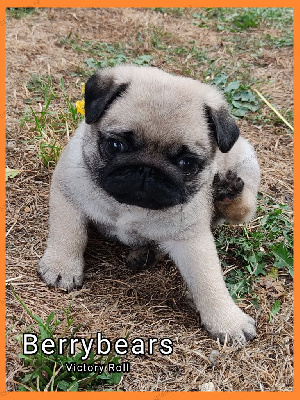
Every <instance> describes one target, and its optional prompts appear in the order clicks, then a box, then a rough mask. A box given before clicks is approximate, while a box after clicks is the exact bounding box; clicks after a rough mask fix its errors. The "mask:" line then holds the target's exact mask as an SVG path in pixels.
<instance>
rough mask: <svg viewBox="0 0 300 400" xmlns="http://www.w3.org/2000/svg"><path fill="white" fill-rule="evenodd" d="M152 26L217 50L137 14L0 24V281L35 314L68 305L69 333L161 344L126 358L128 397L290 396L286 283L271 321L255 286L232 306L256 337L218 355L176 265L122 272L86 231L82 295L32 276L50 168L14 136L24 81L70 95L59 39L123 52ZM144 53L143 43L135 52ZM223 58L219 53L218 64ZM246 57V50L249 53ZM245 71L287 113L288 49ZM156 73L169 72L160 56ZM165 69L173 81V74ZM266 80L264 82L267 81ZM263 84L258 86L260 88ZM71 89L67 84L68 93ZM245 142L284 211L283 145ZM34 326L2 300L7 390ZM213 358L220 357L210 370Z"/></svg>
mask: <svg viewBox="0 0 300 400" xmlns="http://www.w3.org/2000/svg"><path fill="white" fill-rule="evenodd" d="M150 26H157V27H159V28H160V29H161V30H165V31H167V32H169V33H171V34H172V35H174V36H176V37H177V38H178V43H180V42H181V43H185V42H187V41H189V40H195V42H196V44H198V45H200V44H201V46H203V47H205V46H209V47H211V46H212V45H215V48H216V50H215V51H216V53H218V55H219V56H220V57H221V56H222V54H223V53H222V51H223V50H222V46H221V38H220V35H219V33H218V32H216V31H213V30H211V29H205V28H203V29H201V30H199V28H198V27H196V26H193V25H192V24H191V23H189V22H188V21H187V20H186V19H184V18H183V19H179V18H176V17H175V16H172V15H166V16H164V15H163V14H161V13H157V12H154V11H153V10H146V9H97V10H93V9H86V10H83V9H48V10H44V11H43V12H41V13H38V14H32V15H28V16H26V17H24V18H21V19H20V20H16V19H13V18H11V17H9V18H8V19H7V52H6V57H7V98H6V104H7V105H6V107H7V133H6V134H7V142H11V141H12V140H14V141H15V142H16V146H15V147H13V148H12V149H8V150H7V166H9V167H10V168H17V169H21V170H22V173H20V174H19V175H18V176H17V177H16V178H14V179H13V180H9V181H8V182H7V280H12V279H13V280H12V281H11V282H12V283H13V285H14V288H15V290H16V291H17V293H18V294H19V296H20V297H21V298H22V299H23V300H24V301H25V303H26V304H27V306H28V307H29V308H30V309H31V310H32V311H33V312H34V313H35V314H37V315H39V316H41V317H43V316H47V315H49V313H50V312H51V311H53V310H54V311H55V312H56V313H57V315H58V316H61V317H62V311H61V310H62V307H65V308H67V307H68V305H69V304H70V301H71V300H73V307H72V315H73V316H75V317H76V322H77V323H78V324H80V323H81V324H82V325H83V327H82V328H81V329H80V332H79V333H78V336H81V337H93V336H95V333H96V332H102V334H103V335H104V336H105V337H108V338H110V339H111V340H114V339H116V338H118V337H124V335H125V334H126V333H127V332H130V336H129V338H132V339H133V338H135V337H142V338H145V339H147V338H150V337H157V338H159V339H161V338H165V337H166V338H171V339H172V340H173V342H174V352H173V354H172V355H170V356H163V355H161V354H160V353H159V351H155V352H154V355H145V356H138V357H137V356H132V355H128V356H126V357H124V359H122V361H130V363H131V371H130V373H129V374H124V377H123V380H122V383H121V384H120V389H122V390H127V391H175V390H176V391H197V390H201V388H203V386H202V385H203V384H205V383H208V382H212V383H213V385H214V389H215V390H218V391H291V390H293V369H292V368H293V344H292V343H293V311H292V307H293V300H292V283H291V282H288V281H287V282H286V287H285V289H286V296H285V298H284V301H283V302H282V306H281V309H280V312H279V313H278V314H277V315H276V318H274V320H273V321H272V322H271V323H269V322H268V317H269V313H270V307H271V306H272V299H271V298H270V296H269V295H268V292H267V289H266V288H263V287H261V288H260V289H259V290H260V294H259V295H260V298H261V299H262V300H261V303H260V308H259V309H255V308H254V307H253V306H252V304H251V303H250V302H248V303H247V302H243V303H242V304H241V307H242V308H243V309H244V310H246V311H247V313H249V314H250V315H252V316H253V317H254V318H255V319H256V321H257V332H258V336H257V338H256V339H255V340H254V341H252V342H251V343H249V344H248V345H247V346H246V347H243V348H235V347H232V346H230V345H226V346H224V347H223V346H220V345H219V344H218V343H217V342H216V341H214V340H212V339H211V338H209V337H208V335H207V334H206V332H205V331H204V330H203V329H202V328H200V325H199V317H198V315H197V314H196V312H195V310H194V309H193V307H192V306H191V305H190V303H189V301H188V299H187V298H186V296H185V286H184V283H183V281H182V278H181V277H180V274H179V272H178V271H177V269H176V268H175V266H174V265H173V264H172V263H171V261H169V260H168V259H165V260H164V261H163V262H161V263H160V265H159V266H157V267H155V268H154V269H153V270H148V271H144V272H142V273H139V274H137V275H134V274H132V273H131V272H130V271H129V270H128V268H127V267H126V264H125V259H126V255H127V254H128V249H127V248H126V247H125V246H122V245H120V244H117V243H114V242H112V241H107V240H105V239H103V238H99V237H97V234H95V233H91V237H90V240H89V244H88V249H87V252H86V262H87V267H86V278H85V284H84V287H83V288H82V289H81V290H77V291H74V292H71V293H69V294H66V293H65V292H62V291H59V290H54V289H49V288H47V286H46V285H45V284H44V283H43V282H42V281H41V280H40V278H39V277H38V275H37V263H38V260H39V258H40V257H41V256H42V254H43V250H44V248H45V240H46V237H47V220H48V196H49V183H50V179H51V170H48V169H46V168H45V167H44V166H42V165H41V163H40V162H39V160H38V159H37V158H36V147H35V145H34V144H32V142H30V140H32V139H33V138H32V137H30V135H31V133H29V132H28V131H26V126H25V128H22V129H21V128H20V120H21V118H22V116H23V113H24V110H25V107H26V105H25V104H24V101H25V100H26V98H28V91H27V88H26V82H28V81H29V80H30V76H31V74H33V73H34V74H40V75H45V74H48V73H50V74H51V76H53V77H54V78H56V79H59V78H61V77H63V78H64V79H65V82H66V88H67V91H68V92H69V93H70V94H71V95H72V96H75V95H76V93H77V96H78V87H79V85H80V81H81V80H80V79H79V78H77V77H74V78H72V77H71V75H70V71H74V70H75V69H76V66H77V65H78V64H80V63H82V61H83V59H84V58H86V55H84V54H80V53H78V52H75V51H74V49H72V48H71V47H67V46H62V45H61V44H59V43H58V36H61V37H66V36H68V34H69V33H70V32H71V31H72V32H73V35H76V34H77V35H78V36H79V37H80V38H81V39H84V40H99V41H103V42H107V43H113V42H119V43H127V44H128V46H130V43H131V39H132V37H133V35H135V33H136V32H138V31H143V30H146V29H148V28H149V27H150ZM145 46H146V45H145ZM225 56H227V55H225V54H224V57H225ZM248 56H249V57H251V55H250V53H249V55H248ZM261 60H262V61H263V63H262V62H261V63H260V64H259V65H257V66H254V67H253V71H252V72H253V74H255V76H257V77H258V78H260V77H264V78H265V79H266V83H265V85H264V86H262V87H261V88H260V89H261V91H263V92H264V93H265V94H269V95H272V98H273V102H274V103H275V104H276V105H277V107H279V108H282V109H292V104H293V87H292V79H293V71H292V65H293V51H292V49H291V48H290V47H282V48H280V49H278V50H274V51H271V50H269V51H268V50H265V51H264V53H263V54H262V56H261ZM155 65H156V66H158V67H162V68H165V69H166V70H169V69H168V66H167V65H166V64H165V63H164V60H163V57H161V58H157V59H156V62H155ZM170 72H175V73H176V72H181V71H179V68H178V70H177V68H176V66H174V67H173V68H172V70H171V71H170ZM271 78H272V79H271ZM268 79H269V81H272V83H271V82H269V83H267V81H268ZM75 83H76V84H75ZM239 126H240V129H241V132H242V133H243V135H244V136H245V137H246V138H248V139H249V140H250V141H251V142H252V143H253V145H254V146H255V149H256V151H257V154H258V158H259V162H260V165H261V169H262V181H261V188H260V190H261V191H262V192H263V193H268V194H270V195H272V196H273V197H275V198H276V201H277V202H283V203H285V204H289V205H292V200H293V159H292V158H293V142H292V135H291V134H290V133H287V131H286V130H285V129H284V128H282V125H281V126H276V125H274V126H272V125H269V126H265V127H263V128H261V127H259V126H257V125H256V126H253V125H252V124H251V123H250V122H249V121H247V120H241V121H239ZM31 323H32V321H31V319H30V317H29V316H28V314H26V313H25V312H24V310H23V309H22V307H21V306H20V304H19V303H18V302H17V301H16V300H15V298H14V297H13V296H12V294H11V293H10V291H9V290H8V294H7V319H6V324H7V329H8V330H10V333H9V335H8V339H7V389H8V390H15V389H16V386H15V384H14V380H15V379H16V377H17V376H18V373H20V371H22V370H23V367H22V364H21V363H20V360H19V358H18V353H20V349H19V348H18V346H17V343H16V339H15V337H16V335H17V334H19V333H20V332H22V330H23V329H24V326H26V325H27V326H28V325H30V324H31ZM212 350H219V352H220V354H219V357H218V359H217V361H216V363H212V362H211V360H210V356H211V352H212Z"/></svg>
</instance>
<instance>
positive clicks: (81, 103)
mask: <svg viewBox="0 0 300 400" xmlns="http://www.w3.org/2000/svg"><path fill="white" fill-rule="evenodd" d="M84 92H85V85H84V83H83V84H82V87H81V93H82V94H84ZM76 109H77V112H78V113H80V114H82V115H84V99H82V100H78V101H76Z"/></svg>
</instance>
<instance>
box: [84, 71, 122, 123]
mask: <svg viewBox="0 0 300 400" xmlns="http://www.w3.org/2000/svg"><path fill="white" fill-rule="evenodd" d="M127 87H128V84H127V83H123V84H116V83H115V82H114V80H113V77H107V76H105V77H101V73H100V74H95V75H92V76H91V77H90V78H89V80H88V81H87V83H86V85H85V97H84V102H85V122H86V123H87V124H93V123H95V122H97V121H98V120H99V119H100V117H101V116H102V115H103V114H104V112H105V111H106V110H107V109H108V108H109V106H110V105H111V104H112V103H113V102H114V101H115V100H116V99H117V98H118V97H119V96H121V95H122V94H123V93H124V92H125V90H126V89H127Z"/></svg>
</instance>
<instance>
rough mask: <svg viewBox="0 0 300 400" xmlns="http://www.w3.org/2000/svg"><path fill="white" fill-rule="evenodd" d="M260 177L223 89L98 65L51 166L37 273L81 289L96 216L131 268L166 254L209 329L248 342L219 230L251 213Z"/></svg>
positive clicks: (251, 329)
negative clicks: (79, 115) (225, 271)
mask: <svg viewBox="0 0 300 400" xmlns="http://www.w3.org/2000/svg"><path fill="white" fill-rule="evenodd" d="M259 180H260V171H259V166H258V163H257V159H256V156H255V152H254V150H253V148H252V146H251V145H250V144H249V143H248V142H247V141H246V140H245V139H243V138H242V137H240V136H239V129H238V127H237V125H236V123H235V121H234V119H233V118H232V117H231V116H230V114H229V112H228V108H227V104H226V102H225V100H224V98H223V96H222V94H221V93H220V92H219V91H218V90H217V89H216V88H214V87H212V86H209V85H206V84H203V83H200V82H198V81H195V80H193V79H191V78H184V77H178V76H173V75H171V74H168V73H166V72H163V71H161V70H159V69H157V68H154V67H136V66H131V65H125V66H124V65H123V66H118V67H114V68H108V69H104V70H100V71H98V72H97V73H96V74H95V75H93V76H91V77H90V79H89V80H88V82H87V84H86V89H85V121H83V122H82V123H81V124H80V125H79V127H78V129H77V130H76V132H75V133H74V135H73V137H72V138H71V140H70V141H69V143H68V145H67V146H66V148H65V150H64V152H63V153H62V155H61V157H60V159H59V162H58V164H57V166H56V168H55V171H54V173H53V179H52V184H51V193H50V219H49V237H48V241H47V248H46V251H45V253H44V255H43V257H42V259H41V260H40V263H39V268H38V270H39V273H40V275H41V277H42V279H43V280H44V281H45V282H46V283H47V284H48V285H49V286H55V287H60V288H64V289H67V290H68V291H69V290H72V289H74V288H75V287H80V286H81V285H82V283H83V269H84V259H83V253H84V250H85V247H86V243H87V225H88V222H89V221H93V222H94V223H96V224H97V225H98V227H99V229H100V230H101V231H102V232H103V233H105V234H106V235H109V236H110V237H113V238H116V239H118V240H120V241H121V242H123V243H125V244H126V245H129V246H131V247H132V253H131V255H130V256H129V258H128V262H129V264H130V266H131V268H132V269H134V270H138V269H143V268H145V267H148V266H149V265H151V264H153V263H155V262H157V261H158V260H159V258H160V255H159V254H160V253H163V254H168V255H169V256H170V257H171V259H172V260H173V261H174V262H175V264H176V266H177V267H178V269H179V271H180V272H181V274H182V276H183V278H184V280H185V281H186V283H187V286H188V288H189V290H190V292H191V294H192V297H193V301H194V303H195V306H196V308H197V310H198V311H199V313H200V317H201V323H202V325H203V326H204V327H205V328H206V330H207V331H208V332H209V333H210V334H211V335H212V337H214V338H219V339H220V340H221V341H223V340H224V338H225V336H227V339H228V340H232V341H238V342H241V343H245V342H246V340H249V339H253V338H254V337H255V336H256V331H255V322H254V320H253V319H252V318H251V317H250V316H248V315H246V314H245V313H244V312H243V311H242V310H241V309H240V308H239V307H238V306H237V305H236V304H235V303H234V302H233V300H232V298H231V296H230V294H229V292H228V291H227V288H226V286H225V283H224V279H223V275H222V271H221V267H220V262H219V258H218V254H217V251H216V246H215V242H214V237H213V234H212V227H213V226H215V225H216V224H218V223H220V222H221V221H224V220H226V221H229V222H232V223H235V224H236V223H242V222H244V221H247V220H249V219H250V218H251V217H252V215H253V213H254V212H255V209H256V197H257V190H258V185H259Z"/></svg>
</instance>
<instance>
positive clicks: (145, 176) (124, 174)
mask: <svg viewBox="0 0 300 400" xmlns="http://www.w3.org/2000/svg"><path fill="white" fill-rule="evenodd" d="M102 187H103V188H104V189H105V190H106V191H107V192H108V193H109V194H110V195H112V196H113V197H114V198H115V199H116V200H118V201H119V202H120V203H125V204H131V205H135V206H139V207H143V208H148V209H152V210H160V209H163V208H167V207H171V206H174V205H177V204H180V203H183V202H184V195H183V188H181V187H180V184H179V183H178V182H176V181H175V180H174V178H172V177H170V176H168V175H167V174H165V173H164V172H162V171H160V170H158V169H157V168H154V167H150V166H147V165H134V166H128V167H122V168H119V169H116V170H115V171H112V172H111V173H110V174H109V175H107V176H106V177H105V178H104V179H103V181H102Z"/></svg>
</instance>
